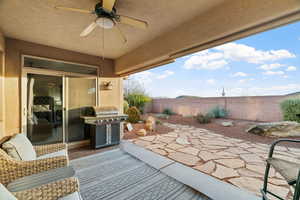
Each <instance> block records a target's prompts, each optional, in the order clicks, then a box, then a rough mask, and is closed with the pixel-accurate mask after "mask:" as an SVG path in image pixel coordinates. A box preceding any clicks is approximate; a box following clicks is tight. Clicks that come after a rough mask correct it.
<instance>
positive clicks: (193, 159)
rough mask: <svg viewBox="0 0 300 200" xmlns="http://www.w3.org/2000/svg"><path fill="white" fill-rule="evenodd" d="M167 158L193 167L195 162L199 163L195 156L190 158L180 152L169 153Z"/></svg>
mask: <svg viewBox="0 0 300 200" xmlns="http://www.w3.org/2000/svg"><path fill="white" fill-rule="evenodd" d="M168 157H169V158H171V159H173V160H175V161H178V162H180V163H183V164H185V165H188V166H195V165H196V164H197V162H199V161H200V159H199V158H198V157H196V156H192V155H189V154H185V153H181V152H175V153H170V154H169V155H168Z"/></svg>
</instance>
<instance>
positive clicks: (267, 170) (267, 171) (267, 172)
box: [262, 163, 271, 200]
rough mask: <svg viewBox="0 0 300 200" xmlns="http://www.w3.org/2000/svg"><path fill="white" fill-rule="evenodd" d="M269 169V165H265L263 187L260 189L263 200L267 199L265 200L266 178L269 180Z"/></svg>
mask: <svg viewBox="0 0 300 200" xmlns="http://www.w3.org/2000/svg"><path fill="white" fill-rule="evenodd" d="M270 167H271V165H270V164H269V163H267V166H266V171H265V177H264V186H263V189H262V193H263V200H268V199H266V196H267V187H268V178H269V172H270Z"/></svg>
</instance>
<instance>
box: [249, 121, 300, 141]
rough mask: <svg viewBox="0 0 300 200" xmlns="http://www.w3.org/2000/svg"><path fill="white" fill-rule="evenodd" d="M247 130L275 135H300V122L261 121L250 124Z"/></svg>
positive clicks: (258, 133)
mask: <svg viewBox="0 0 300 200" xmlns="http://www.w3.org/2000/svg"><path fill="white" fill-rule="evenodd" d="M246 132H248V133H253V134H256V135H263V136H274V137H291V136H300V123H297V122H290V121H283V122H272V123H259V124H255V125H252V126H250V127H249V128H248V129H247V130H246Z"/></svg>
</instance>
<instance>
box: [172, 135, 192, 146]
mask: <svg viewBox="0 0 300 200" xmlns="http://www.w3.org/2000/svg"><path fill="white" fill-rule="evenodd" d="M176 142H177V143H178V144H181V145H187V144H191V143H190V142H189V141H188V139H187V138H186V137H178V138H177V139H176Z"/></svg>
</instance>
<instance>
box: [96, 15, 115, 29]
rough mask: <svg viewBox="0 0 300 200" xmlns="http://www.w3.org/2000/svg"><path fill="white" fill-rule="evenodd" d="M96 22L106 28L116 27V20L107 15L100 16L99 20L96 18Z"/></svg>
mask: <svg viewBox="0 0 300 200" xmlns="http://www.w3.org/2000/svg"><path fill="white" fill-rule="evenodd" d="M96 23H97V25H98V26H100V27H102V28H104V29H111V28H113V27H114V25H115V24H114V22H113V20H111V19H109V18H106V17H99V18H98V19H97V20H96Z"/></svg>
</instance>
